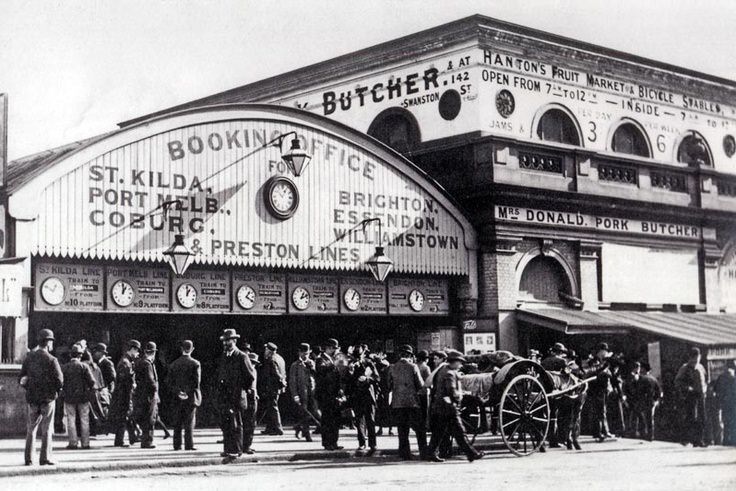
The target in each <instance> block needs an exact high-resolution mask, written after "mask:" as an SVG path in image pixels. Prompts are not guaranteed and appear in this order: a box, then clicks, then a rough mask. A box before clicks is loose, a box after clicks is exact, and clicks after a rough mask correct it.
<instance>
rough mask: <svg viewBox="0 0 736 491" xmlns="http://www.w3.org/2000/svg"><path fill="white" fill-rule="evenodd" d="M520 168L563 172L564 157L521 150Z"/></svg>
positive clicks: (556, 172)
mask: <svg viewBox="0 0 736 491" xmlns="http://www.w3.org/2000/svg"><path fill="white" fill-rule="evenodd" d="M519 168H520V169H526V170H536V171H541V172H553V173H555V174H562V158H561V157H556V156H551V155H542V154H537V153H528V152H519Z"/></svg>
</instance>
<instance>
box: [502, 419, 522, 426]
mask: <svg viewBox="0 0 736 491" xmlns="http://www.w3.org/2000/svg"><path fill="white" fill-rule="evenodd" d="M519 421H521V418H518V419H515V420H513V421H509V422H508V423H506V424H505V425H503V427H504V428H506V427H507V426H509V425H512V424H514V423H518V422H519Z"/></svg>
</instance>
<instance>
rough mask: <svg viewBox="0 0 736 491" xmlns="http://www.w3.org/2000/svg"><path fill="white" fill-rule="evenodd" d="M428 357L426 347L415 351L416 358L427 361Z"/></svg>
mask: <svg viewBox="0 0 736 491" xmlns="http://www.w3.org/2000/svg"><path fill="white" fill-rule="evenodd" d="M428 359H429V353H427V350H426V349H423V350H419V351H417V360H419V361H427V360H428Z"/></svg>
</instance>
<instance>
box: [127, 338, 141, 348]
mask: <svg viewBox="0 0 736 491" xmlns="http://www.w3.org/2000/svg"><path fill="white" fill-rule="evenodd" d="M131 348H135V349H137V350H140V349H141V342H140V341H138V340H137V339H131V340H129V341H128V349H131Z"/></svg>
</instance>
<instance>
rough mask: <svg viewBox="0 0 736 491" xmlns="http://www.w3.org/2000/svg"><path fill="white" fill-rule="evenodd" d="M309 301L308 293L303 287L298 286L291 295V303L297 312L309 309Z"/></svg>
mask: <svg viewBox="0 0 736 491" xmlns="http://www.w3.org/2000/svg"><path fill="white" fill-rule="evenodd" d="M310 300H311V298H310V296H309V292H308V291H307V289H306V288H304V287H301V286H298V287H296V288H294V291H293V292H292V293H291V303H293V304H294V307H296V308H297V309H299V310H305V309H306V308H307V307H309V301H310Z"/></svg>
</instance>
